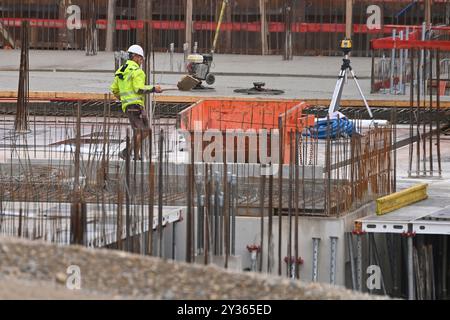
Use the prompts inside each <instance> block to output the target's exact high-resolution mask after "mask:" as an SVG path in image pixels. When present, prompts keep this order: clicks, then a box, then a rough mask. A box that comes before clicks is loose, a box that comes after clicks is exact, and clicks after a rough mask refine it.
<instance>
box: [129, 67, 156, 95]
mask: <svg viewBox="0 0 450 320" xmlns="http://www.w3.org/2000/svg"><path fill="white" fill-rule="evenodd" d="M133 87H134V90H135V91H136V92H137V93H152V92H156V93H160V92H161V87H160V86H151V85H146V84H145V73H144V71H142V70H141V69H139V70H136V71H135V72H134V73H133Z"/></svg>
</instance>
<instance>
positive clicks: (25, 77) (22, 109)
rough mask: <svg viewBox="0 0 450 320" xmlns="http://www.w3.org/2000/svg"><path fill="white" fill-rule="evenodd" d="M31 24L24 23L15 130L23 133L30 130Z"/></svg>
mask: <svg viewBox="0 0 450 320" xmlns="http://www.w3.org/2000/svg"><path fill="white" fill-rule="evenodd" d="M28 33H29V23H28V22H27V21H24V22H22V30H21V39H22V42H21V51H20V71H19V88H18V92H17V111H16V118H15V121H14V130H15V131H16V132H17V133H23V132H26V131H27V130H28V111H27V107H28V100H29V89H30V88H29V59H28V58H29V38H28Z"/></svg>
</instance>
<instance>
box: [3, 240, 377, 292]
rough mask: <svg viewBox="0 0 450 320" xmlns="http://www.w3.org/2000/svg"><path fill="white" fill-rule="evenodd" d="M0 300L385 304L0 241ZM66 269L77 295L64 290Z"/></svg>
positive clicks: (310, 286) (302, 286)
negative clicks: (75, 277) (75, 278)
mask: <svg viewBox="0 0 450 320" xmlns="http://www.w3.org/2000/svg"><path fill="white" fill-rule="evenodd" d="M0 243H1V245H0V281H1V283H2V285H1V286H0V299H168V300H173V299H177V300H178V299H183V300H191V299H199V300H210V299H212V300H216V299H238V300H239V299H241V300H249V299H251V300H253V299H264V300H291V299H303V300H317V299H343V300H349V299H351V300H353V299H357V300H361V299H384V298H383V297H380V296H369V295H367V294H360V293H356V292H352V291H350V290H345V289H342V288H339V287H332V286H330V285H328V284H319V283H303V282H301V281H296V280H289V279H286V278H281V277H277V276H265V275H261V274H257V273H251V272H248V273H236V272H232V271H227V270H225V269H221V268H218V267H215V266H211V265H209V266H203V265H193V264H186V263H183V262H173V261H164V260H160V259H158V258H152V257H143V256H139V255H133V254H128V253H125V252H120V251H111V250H110V251H106V250H92V249H86V248H83V247H80V246H56V245H52V244H47V243H43V242H40V241H26V240H21V239H11V238H4V237H2V238H1V239H0ZM71 265H77V266H79V268H80V276H81V277H80V279H81V290H70V289H67V288H66V281H67V277H68V274H67V273H66V270H67V268H68V267H69V266H71Z"/></svg>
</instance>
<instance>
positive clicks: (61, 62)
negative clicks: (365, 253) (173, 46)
mask: <svg viewBox="0 0 450 320" xmlns="http://www.w3.org/2000/svg"><path fill="white" fill-rule="evenodd" d="M19 55H20V52H19V50H2V51H0V90H17V86H18V79H19V72H18V67H19V64H20V56H19ZM341 60H342V57H299V56H297V57H294V60H292V61H283V60H282V59H281V57H280V56H247V55H219V54H217V55H215V56H214V63H213V67H212V72H213V73H217V75H216V83H215V84H214V85H213V86H212V87H214V90H210V91H204V92H199V91H191V92H180V91H168V92H166V93H163V94H164V95H183V96H205V97H214V96H232V97H246V95H242V94H238V93H234V92H233V90H234V89H238V88H251V87H252V86H253V82H254V81H262V82H265V83H266V88H270V89H281V90H284V91H285V94H283V95H280V96H259V97H271V98H274V97H279V98H286V99H307V98H321V99H326V98H331V96H332V93H333V90H334V87H335V84H336V79H337V75H338V73H339V69H340V66H341V63H342V61H341ZM155 66H156V67H155V69H156V71H155V74H154V80H155V82H156V83H158V84H160V85H162V86H163V87H165V88H170V87H172V88H176V84H177V82H178V81H179V80H180V79H181V78H182V76H183V73H182V72H178V71H180V70H181V69H180V68H181V67H182V66H183V55H182V54H175V55H174V63H173V72H171V71H170V70H171V67H170V57H169V54H168V53H156V54H155ZM352 66H353V68H354V70H355V72H356V74H357V76H358V77H359V78H360V80H359V81H360V84H361V87H362V90H363V92H364V94H365V96H366V97H367V98H368V99H380V100H386V99H393V100H409V96H408V95H405V96H401V95H386V94H370V68H371V59H370V58H361V57H358V58H352ZM113 69H114V56H113V53H106V52H99V54H98V55H97V56H86V55H85V54H84V52H82V51H39V50H31V51H30V70H31V71H30V90H32V91H69V92H92V93H107V92H109V85H110V83H111V82H112V80H113V76H112V73H113ZM151 77H152V80H153V76H151ZM406 92H408V89H407V90H406ZM342 98H343V99H360V95H359V93H358V91H357V89H356V86H355V84H354V82H353V80H351V79H350V81H349V82H348V84H347V85H346V86H345V89H344V93H343V96H342ZM446 99H447V98H446V97H443V99H442V100H446Z"/></svg>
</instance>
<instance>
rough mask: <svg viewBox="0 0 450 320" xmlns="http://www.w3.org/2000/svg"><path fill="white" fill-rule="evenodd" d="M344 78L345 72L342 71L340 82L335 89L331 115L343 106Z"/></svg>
mask: <svg viewBox="0 0 450 320" xmlns="http://www.w3.org/2000/svg"><path fill="white" fill-rule="evenodd" d="M344 77H345V70H341V71H340V72H339V77H338V81H337V82H336V86H335V87H334V92H333V97H332V98H331V103H330V106H329V108H328V114H330V115H331V114H332V113H333V112H335V111H336V110H337V109H339V106H340V104H341V96H342V91H343V90H344V80H345V79H344Z"/></svg>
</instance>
